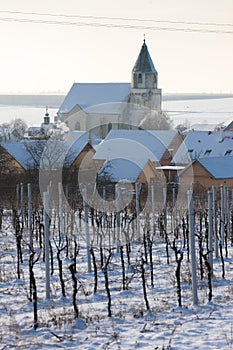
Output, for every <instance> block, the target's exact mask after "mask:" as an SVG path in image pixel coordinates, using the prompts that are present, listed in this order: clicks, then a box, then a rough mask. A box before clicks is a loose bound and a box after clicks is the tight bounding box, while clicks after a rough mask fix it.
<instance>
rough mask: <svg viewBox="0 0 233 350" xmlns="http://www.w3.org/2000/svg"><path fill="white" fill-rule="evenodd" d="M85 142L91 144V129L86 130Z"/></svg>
mask: <svg viewBox="0 0 233 350" xmlns="http://www.w3.org/2000/svg"><path fill="white" fill-rule="evenodd" d="M87 142H88V143H89V145H91V146H92V144H91V143H92V141H91V131H90V130H88V139H87Z"/></svg>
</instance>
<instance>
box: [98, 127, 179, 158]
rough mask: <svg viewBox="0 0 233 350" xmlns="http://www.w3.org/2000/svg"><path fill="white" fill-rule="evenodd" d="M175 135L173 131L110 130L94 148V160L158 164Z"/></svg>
mask: <svg viewBox="0 0 233 350" xmlns="http://www.w3.org/2000/svg"><path fill="white" fill-rule="evenodd" d="M176 133H177V131H175V130H165V131H163V130H111V131H110V132H109V133H108V135H107V136H106V138H105V139H104V140H103V141H102V142H101V143H100V144H99V145H98V146H97V147H96V154H95V155H94V159H102V160H103V159H105V160H111V159H115V158H124V159H129V160H133V161H137V162H141V161H143V162H144V161H145V160H149V159H150V160H151V161H155V162H156V161H157V162H158V161H160V160H161V158H162V156H163V155H164V153H165V151H166V149H167V148H168V146H169V144H170V143H171V141H172V139H173V138H174V137H175V135H176Z"/></svg>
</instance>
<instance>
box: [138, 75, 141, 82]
mask: <svg viewBox="0 0 233 350" xmlns="http://www.w3.org/2000/svg"><path fill="white" fill-rule="evenodd" d="M138 83H142V75H141V73H139V74H138Z"/></svg>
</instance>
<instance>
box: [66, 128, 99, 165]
mask: <svg viewBox="0 0 233 350" xmlns="http://www.w3.org/2000/svg"><path fill="white" fill-rule="evenodd" d="M90 136H91V145H92V146H93V147H94V146H96V145H97V144H98V143H99V142H100V141H101V140H100V139H99V138H98V137H97V136H96V135H95V134H93V133H91V135H90ZM88 142H89V134H88V132H87V131H72V132H69V133H68V135H67V137H66V139H65V143H66V144H67V149H68V151H67V154H66V158H65V162H64V165H65V166H66V167H69V166H71V164H72V163H73V162H74V160H75V159H76V158H77V157H78V155H79V154H80V153H81V152H82V151H83V149H84V148H85V146H86V145H87V144H88Z"/></svg>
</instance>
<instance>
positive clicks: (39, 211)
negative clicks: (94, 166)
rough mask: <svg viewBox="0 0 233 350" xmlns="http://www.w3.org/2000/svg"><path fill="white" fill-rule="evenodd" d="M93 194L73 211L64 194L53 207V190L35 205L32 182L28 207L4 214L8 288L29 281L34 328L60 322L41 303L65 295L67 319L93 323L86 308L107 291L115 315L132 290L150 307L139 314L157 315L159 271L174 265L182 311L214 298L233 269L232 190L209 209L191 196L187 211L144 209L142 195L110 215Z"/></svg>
mask: <svg viewBox="0 0 233 350" xmlns="http://www.w3.org/2000/svg"><path fill="white" fill-rule="evenodd" d="M59 193H61V189H60V190H59ZM21 196H23V192H21ZM85 196H86V195H85V191H84V194H83V199H84V200H83V206H82V207H81V208H79V209H73V210H72V209H71V208H68V209H67V208H65V206H63V200H62V197H60V196H59V203H58V205H57V208H53V209H51V208H50V207H49V193H48V192H46V193H44V198H43V206H42V207H41V208H34V207H33V203H32V201H31V195H30V185H29V186H28V196H27V203H26V205H25V203H23V202H22V201H21V206H20V205H19V203H20V200H19V198H17V205H16V206H17V208H16V209H13V210H12V211H5V210H2V211H1V220H0V225H1V251H0V262H1V270H0V283H1V284H2V285H4V283H5V284H6V283H8V284H6V285H8V286H10V285H12V286H14V283H15V278H16V279H17V281H18V282H19V281H21V282H22V284H20V286H21V287H20V288H23V295H24V296H25V297H26V298H27V299H28V300H29V302H30V305H31V312H32V314H33V327H34V329H37V328H38V326H40V325H42V324H43V322H45V319H47V320H49V321H47V324H49V323H53V324H55V323H56V322H58V321H57V318H56V317H53V318H50V319H49V316H48V317H47V318H46V317H45V316H43V317H42V314H43V315H44V313H46V311H44V306H41V307H42V309H43V313H42V310H40V305H44V304H43V303H50V305H51V303H52V302H53V303H54V305H56V301H57V300H58V299H59V298H63V300H67V314H68V316H70V317H71V318H75V319H79V318H80V317H82V319H83V320H86V319H87V315H85V307H83V305H85V304H88V305H89V304H90V303H93V298H96V296H98V295H100V294H101V295H102V294H103V295H104V300H105V303H106V308H107V310H106V314H107V316H108V317H111V316H112V315H113V314H116V313H117V312H118V311H119V310H118V311H116V308H115V305H114V300H115V299H116V298H117V295H118V299H119V300H120V299H121V295H122V293H123V292H124V291H134V292H135V293H139V294H140V293H141V294H140V295H141V296H142V299H141V300H143V305H141V304H140V306H139V305H138V310H137V311H135V310H136V309H137V307H136V308H135V309H134V312H135V313H140V312H141V313H143V312H145V311H153V310H154V309H155V305H154V304H153V298H154V300H155V296H157V295H158V293H159V291H158V290H159V286H158V275H159V270H160V269H165V268H166V266H167V268H168V271H170V273H171V274H172V276H169V278H170V279H171V280H172V281H173V283H174V291H175V295H176V298H175V299H176V300H177V303H178V305H179V306H183V305H186V304H194V305H197V304H198V303H199V302H200V301H199V297H198V293H199V292H200V289H204V290H205V293H204V295H206V299H207V300H208V301H209V302H210V301H211V300H212V297H213V281H216V280H217V279H225V278H226V271H227V269H228V267H227V268H226V264H227V266H228V265H229V264H231V259H230V257H229V248H230V247H231V246H232V244H233V211H232V199H231V196H230V192H229V191H228V189H227V188H225V187H224V186H221V189H220V193H219V199H218V200H217V196H216V189H215V188H213V189H212V191H209V192H208V198H206V203H207V207H206V208H205V207H202V206H200V202H199V201H196V200H194V199H193V196H192V192H191V191H188V194H187V204H188V205H187V209H181V208H178V207H176V206H175V205H174V203H173V206H171V207H167V206H165V207H164V208H163V209H162V210H161V211H152V210H151V211H148V210H146V211H145V210H142V211H141V210H140V196H138V197H137V196H136V201H135V207H131V208H130V210H129V209H127V208H124V210H120V209H119V207H118V205H119V203H117V200H116V210H115V211H113V212H109V211H106V212H103V211H98V210H93V208H90V207H89V206H88V204H87V201H86V197H85ZM21 199H22V198H21ZM152 204H153V203H152ZM150 208H151V209H153V208H154V206H153V205H151V206H150ZM133 209H134V210H133ZM15 253H16V254H15ZM171 271H173V272H171ZM22 286H23V287H22ZM203 286H204V287H203ZM201 293H203V291H202V292H201ZM173 295H174V294H172V296H173ZM152 296H153V298H152ZM122 298H123V299H122V300H124V297H122ZM173 298H174V297H173ZM94 300H95V301H96V300H97V299H94ZM188 300H189V302H188ZM81 306H82V307H83V308H82V312H80V307H81ZM71 307H72V309H73V311H72V312H71ZM54 308H55V306H54ZM49 310H50V308H48V313H49V312H50V311H49ZM68 310H69V311H68ZM99 312H103V310H101V311H100V310H98V307H97V308H96V311H93V314H92V316H91V318H93V317H97V315H98V317H102V316H100V314H99ZM126 312H130V307H129V310H126ZM40 317H41V318H40ZM61 318H63V319H64V320H65V319H67V315H65V314H63V316H61ZM61 322H62V321H61Z"/></svg>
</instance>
